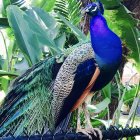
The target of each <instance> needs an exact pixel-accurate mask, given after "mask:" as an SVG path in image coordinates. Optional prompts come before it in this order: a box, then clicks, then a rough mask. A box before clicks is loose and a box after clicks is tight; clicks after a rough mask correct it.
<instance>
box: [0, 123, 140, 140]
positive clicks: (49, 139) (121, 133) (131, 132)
mask: <svg viewBox="0 0 140 140" xmlns="http://www.w3.org/2000/svg"><path fill="white" fill-rule="evenodd" d="M102 134H103V139H104V140H105V139H120V138H124V137H134V136H138V135H140V128H126V129H121V130H119V129H117V128H115V127H113V126H112V127H111V128H109V129H108V130H104V131H102ZM91 136H92V139H94V140H99V137H95V136H94V135H91ZM0 140H90V139H89V137H88V136H86V135H84V134H82V133H59V134H55V135H53V134H50V133H49V132H47V133H46V134H44V135H42V134H38V135H31V136H28V135H26V136H18V137H16V138H15V137H14V136H13V135H11V134H9V135H7V136H6V137H2V138H0Z"/></svg>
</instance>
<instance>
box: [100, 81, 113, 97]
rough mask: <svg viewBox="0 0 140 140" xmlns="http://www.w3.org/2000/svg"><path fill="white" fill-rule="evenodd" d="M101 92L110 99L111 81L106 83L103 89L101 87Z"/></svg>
mask: <svg viewBox="0 0 140 140" xmlns="http://www.w3.org/2000/svg"><path fill="white" fill-rule="evenodd" d="M102 93H103V95H104V97H105V98H106V97H107V98H109V99H111V83H109V84H107V85H106V86H105V87H104V88H103V89H102Z"/></svg>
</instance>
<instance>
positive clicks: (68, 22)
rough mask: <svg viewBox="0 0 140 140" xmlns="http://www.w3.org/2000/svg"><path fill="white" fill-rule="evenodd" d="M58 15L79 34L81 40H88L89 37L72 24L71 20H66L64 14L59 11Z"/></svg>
mask: <svg viewBox="0 0 140 140" xmlns="http://www.w3.org/2000/svg"><path fill="white" fill-rule="evenodd" d="M58 17H59V18H60V19H61V20H62V21H63V22H64V23H65V24H66V25H67V26H68V27H69V28H70V29H71V30H72V31H73V33H74V34H75V35H77V37H78V38H79V39H80V40H86V39H87V37H86V36H85V35H84V34H83V33H82V32H81V31H80V30H79V29H78V28H77V27H76V26H74V25H73V24H71V22H70V21H68V20H66V19H65V18H64V17H63V16H62V15H60V14H59V13H58Z"/></svg>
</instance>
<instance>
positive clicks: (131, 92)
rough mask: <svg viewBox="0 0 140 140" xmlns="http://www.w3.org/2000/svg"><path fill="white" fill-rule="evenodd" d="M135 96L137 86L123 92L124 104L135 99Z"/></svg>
mask: <svg viewBox="0 0 140 140" xmlns="http://www.w3.org/2000/svg"><path fill="white" fill-rule="evenodd" d="M136 94H137V86H134V87H133V88H131V89H130V90H127V91H126V92H125V95H124V98H123V101H124V102H129V101H132V100H133V99H134V98H135V96H136Z"/></svg>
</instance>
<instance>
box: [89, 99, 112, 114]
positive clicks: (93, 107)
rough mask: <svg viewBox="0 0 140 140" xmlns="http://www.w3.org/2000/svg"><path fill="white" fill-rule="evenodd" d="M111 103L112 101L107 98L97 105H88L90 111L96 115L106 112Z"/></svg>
mask: <svg viewBox="0 0 140 140" xmlns="http://www.w3.org/2000/svg"><path fill="white" fill-rule="evenodd" d="M109 103H110V99H109V98H105V99H104V100H103V101H102V102H100V103H99V104H97V105H88V109H89V110H91V111H92V112H94V113H99V112H101V111H102V110H104V109H105V108H106V107H108V105H109Z"/></svg>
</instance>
